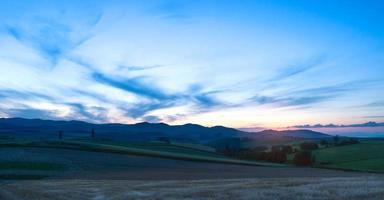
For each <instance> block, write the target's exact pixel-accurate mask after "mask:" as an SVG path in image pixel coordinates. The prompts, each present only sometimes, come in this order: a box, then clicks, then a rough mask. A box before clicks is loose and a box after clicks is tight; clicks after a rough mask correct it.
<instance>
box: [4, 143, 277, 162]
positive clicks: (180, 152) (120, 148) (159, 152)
mask: <svg viewBox="0 0 384 200" xmlns="http://www.w3.org/2000/svg"><path fill="white" fill-rule="evenodd" d="M1 146H2V147H39V148H65V149H77V150H85V151H98V152H107V153H119V154H129V155H143V156H154V157H164V158H172V159H182V160H192V161H204V162H220V163H232V164H243V165H260V166H272V167H273V166H284V165H282V164H275V163H268V162H262V161H260V162H258V161H246V160H237V159H232V158H228V157H225V156H223V155H221V154H218V153H215V152H212V151H211V150H204V148H202V147H201V146H199V145H195V146H196V147H194V145H190V144H189V145H187V144H176V145H172V144H165V143H159V142H146V143H143V142H141V143H139V142H138V143H134V142H116V141H98V140H95V141H93V140H48V141H43V140H31V141H28V140H15V141H12V140H11V141H9V140H2V141H0V147H1Z"/></svg>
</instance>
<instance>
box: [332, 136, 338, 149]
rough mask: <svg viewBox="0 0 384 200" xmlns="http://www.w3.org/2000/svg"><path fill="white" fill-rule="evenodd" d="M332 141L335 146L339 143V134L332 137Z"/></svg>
mask: <svg viewBox="0 0 384 200" xmlns="http://www.w3.org/2000/svg"><path fill="white" fill-rule="evenodd" d="M333 143H334V145H335V146H336V145H337V144H339V136H338V135H336V136H335V137H333Z"/></svg>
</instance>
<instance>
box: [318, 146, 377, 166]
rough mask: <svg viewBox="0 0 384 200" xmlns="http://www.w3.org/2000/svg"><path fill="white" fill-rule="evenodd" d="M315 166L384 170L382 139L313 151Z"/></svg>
mask: <svg viewBox="0 0 384 200" xmlns="http://www.w3.org/2000/svg"><path fill="white" fill-rule="evenodd" d="M314 155H315V160H316V164H315V166H316V167H325V168H334V169H344V170H358V171H369V172H384V141H383V140H361V142H360V144H354V145H346V146H338V147H331V148H324V149H319V150H316V151H314Z"/></svg>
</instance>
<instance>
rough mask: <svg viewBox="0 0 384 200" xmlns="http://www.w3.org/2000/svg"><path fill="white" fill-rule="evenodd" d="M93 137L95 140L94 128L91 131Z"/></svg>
mask: <svg viewBox="0 0 384 200" xmlns="http://www.w3.org/2000/svg"><path fill="white" fill-rule="evenodd" d="M91 137H92V138H95V129H94V128H93V129H92V131H91Z"/></svg>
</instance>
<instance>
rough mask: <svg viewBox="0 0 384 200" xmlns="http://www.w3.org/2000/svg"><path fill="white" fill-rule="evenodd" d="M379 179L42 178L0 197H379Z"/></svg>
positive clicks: (382, 183)
mask: <svg viewBox="0 0 384 200" xmlns="http://www.w3.org/2000/svg"><path fill="white" fill-rule="evenodd" d="M383 198H384V179H383V178H378V177H376V178H375V177H354V178H352V177H349V178H278V179H276V178H254V179H226V180H217V179H216V180H194V181H185V180H184V181H180V180H176V181H129V180H45V181H19V182H13V183H2V184H1V186H0V199H5V200H8V199H10V200H33V199H39V200H73V199H76V200H82V199H96V200H101V199H113V200H118V199H119V200H126V199H204V200H205V199H207V200H208V199H220V200H232V199H240V200H243V199H244V200H253V199H258V200H274V199H277V200H279V199H281V200H282V199H284V200H296V199H302V200H320V199H333V200H343V199H345V200H346V199H348V200H361V199H369V200H382V199H383Z"/></svg>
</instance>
